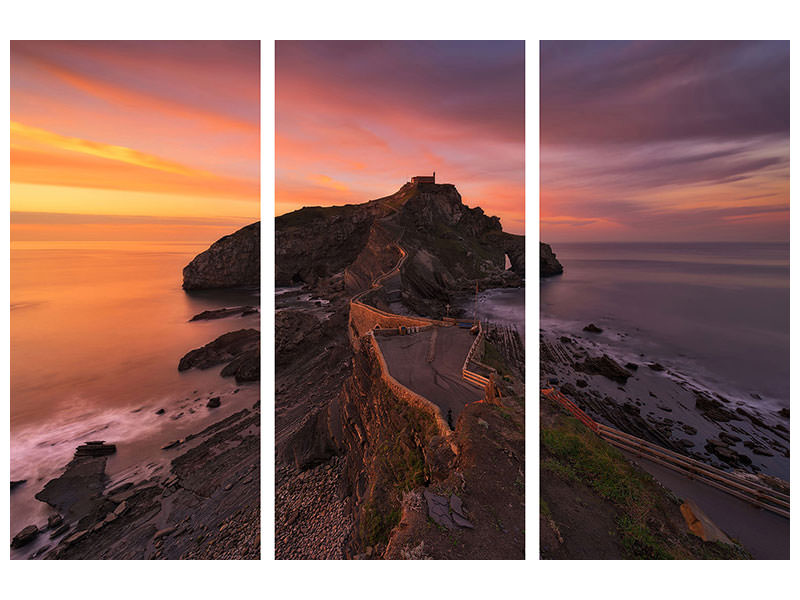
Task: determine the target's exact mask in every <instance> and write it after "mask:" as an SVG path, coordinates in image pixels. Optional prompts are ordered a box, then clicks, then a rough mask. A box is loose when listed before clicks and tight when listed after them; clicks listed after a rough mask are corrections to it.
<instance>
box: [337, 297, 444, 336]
mask: <svg viewBox="0 0 800 600" xmlns="http://www.w3.org/2000/svg"><path fill="white" fill-rule="evenodd" d="M439 323H442V325H444V323H443V322H441V321H434V320H432V319H426V318H424V317H407V316H403V315H395V314H392V313H387V312H384V311H382V310H378V309H377V308H372V307H371V306H366V305H365V304H361V303H360V302H351V303H350V327H351V328H352V329H353V331H354V333H355V335H356V336H358V337H361V336H362V335H365V334H366V333H368V332H369V331H372V330H373V329H375V325H379V326H380V328H381V329H397V328H398V327H400V326H401V325H405V326H406V327H425V326H427V325H436V324H439Z"/></svg>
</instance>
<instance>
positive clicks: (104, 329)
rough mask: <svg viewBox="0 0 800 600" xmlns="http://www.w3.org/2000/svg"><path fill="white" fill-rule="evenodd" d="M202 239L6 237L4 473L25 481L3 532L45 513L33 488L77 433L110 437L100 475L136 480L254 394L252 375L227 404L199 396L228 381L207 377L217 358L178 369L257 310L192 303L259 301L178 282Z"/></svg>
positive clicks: (255, 322)
mask: <svg viewBox="0 0 800 600" xmlns="http://www.w3.org/2000/svg"><path fill="white" fill-rule="evenodd" d="M207 247H208V242H205V243H200V242H198V243H185V242H176V243H169V242H166V243H165V242H157V243H156V242H77V243H69V242H63V243H39V242H12V244H11V265H10V271H11V393H10V399H11V402H10V409H11V410H10V418H11V432H10V435H11V437H10V442H11V447H10V458H11V465H10V470H11V473H10V474H11V480H12V481H15V480H27V481H26V483H25V484H23V485H21V486H20V487H18V488H16V489H15V490H14V491H13V492H12V493H11V535H12V536H13V535H15V534H16V533H17V532H18V531H19V530H20V529H22V528H23V527H25V526H27V525H30V524H37V525H40V526H41V525H42V524H43V522H44V521H46V517H47V514H48V513H49V512H50V511H49V508H48V507H47V505H45V504H44V503H42V502H39V501H37V500H35V499H34V495H35V494H36V493H37V492H38V491H40V490H41V489H42V487H43V486H44V484H45V483H47V481H49V480H50V479H52V478H53V477H57V476H58V475H59V474H60V473H61V471H62V470H63V468H64V466H65V465H66V464H67V463H68V462H69V460H70V459H71V458H72V455H73V453H74V450H75V448H76V446H78V445H80V444H81V443H83V442H85V441H88V440H105V441H107V442H110V443H115V444H116V445H117V449H118V451H117V453H116V454H115V455H113V456H111V457H110V458H109V460H108V463H107V468H106V472H107V474H108V475H109V476H110V485H114V484H115V483H117V482H120V481H125V480H131V479H142V478H145V477H147V476H149V475H150V474H152V473H155V472H157V471H158V470H160V469H162V468H164V466H165V463H167V462H168V461H169V460H170V459H171V458H173V456H167V455H168V453H166V452H163V451H161V447H162V446H163V445H164V444H166V443H168V442H169V441H172V440H175V439H178V438H181V437H185V436H186V435H187V434H189V433H194V432H198V431H200V430H202V429H203V428H204V427H206V426H207V425H210V424H211V423H213V422H216V421H217V420H219V419H221V418H223V417H225V416H226V415H227V413H233V412H235V411H236V410H240V409H241V408H242V407H244V406H245V404H244V403H247V402H249V404H247V406H248V407H249V405H250V404H252V403H253V402H254V401H255V400H256V399H257V398H258V389H257V387H258V386H257V385H256V386H253V385H251V386H244V387H243V389H242V390H241V392H242V393H240V394H237V395H235V396H233V398H236V399H237V400H236V402H235V403H234V402H230V403H227V404H223V406H222V407H220V408H219V409H215V410H209V409H207V408H206V407H205V401H204V400H205V399H207V398H208V397H210V396H211V395H219V394H224V393H230V392H232V391H233V389H235V388H236V387H237V386H236V383H235V381H233V380H232V379H230V378H225V379H223V378H221V377H220V376H219V371H220V370H221V368H222V366H220V367H219V368H213V369H209V370H207V371H198V370H190V371H187V372H183V373H179V372H178V369H177V367H178V362H179V360H180V358H181V357H182V356H183V355H184V354H185V353H187V352H188V351H189V350H192V349H194V348H198V347H200V346H203V345H204V344H206V343H208V342H210V341H212V340H213V339H215V338H216V337H218V336H219V335H222V334H223V333H226V332H228V331H232V330H235V329H240V328H246V327H254V328H257V329H258V328H259V317H258V315H253V316H248V317H233V318H228V319H218V320H213V321H197V322H191V323H190V322H188V321H189V319H191V317H192V316H193V315H195V314H197V313H199V312H202V311H204V310H209V309H214V308H221V307H231V306H240V305H244V304H248V305H258V304H259V297H258V295H257V292H250V291H241V290H239V291H204V292H192V293H187V292H185V291H184V290H183V289H182V288H181V283H182V269H183V267H184V266H185V265H186V264H187V263H188V262H189V261H190V260H191V259H192V258H193V257H194V256H195V255H197V254H198V253H199V252H201V251H203V250H205V249H206V248H207ZM196 399H198V400H196ZM238 404H242V406H238ZM161 408H164V409H165V414H164V415H157V414H156V411H158V410H159V409H161ZM40 537H42V536H40ZM12 555H13V552H12Z"/></svg>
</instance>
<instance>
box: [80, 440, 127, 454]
mask: <svg viewBox="0 0 800 600" xmlns="http://www.w3.org/2000/svg"><path fill="white" fill-rule="evenodd" d="M116 451H117V447H116V446H115V445H114V444H106V443H105V442H86V443H85V444H84V445H83V446H78V447H77V448H76V449H75V456H108V455H110V454H114V453H115V452H116Z"/></svg>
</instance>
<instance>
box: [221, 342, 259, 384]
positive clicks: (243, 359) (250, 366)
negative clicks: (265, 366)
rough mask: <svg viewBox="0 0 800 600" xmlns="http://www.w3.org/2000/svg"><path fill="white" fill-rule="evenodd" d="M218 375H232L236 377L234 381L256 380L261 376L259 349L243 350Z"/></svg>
mask: <svg viewBox="0 0 800 600" xmlns="http://www.w3.org/2000/svg"><path fill="white" fill-rule="evenodd" d="M220 375H222V376H223V377H231V376H233V377H235V378H236V383H247V382H250V381H258V380H259V379H260V378H261V351H260V350H257V349H256V350H250V351H247V352H243V353H242V354H240V355H239V356H237V357H236V358H234V359H233V360H232V361H231V362H230V363H228V365H227V366H225V368H224V369H222V372H221V373H220ZM234 393H236V392H234Z"/></svg>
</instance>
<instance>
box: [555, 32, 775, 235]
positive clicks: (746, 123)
mask: <svg viewBox="0 0 800 600" xmlns="http://www.w3.org/2000/svg"><path fill="white" fill-rule="evenodd" d="M540 48H541V52H540V67H541V71H540V78H541V79H540V112H541V119H540V142H541V145H540V229H541V237H542V240H543V241H546V242H558V241H763V242H785V241H788V239H789V43H788V42H776V41H767V42H720V41H711V42H542V43H541V47H540Z"/></svg>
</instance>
